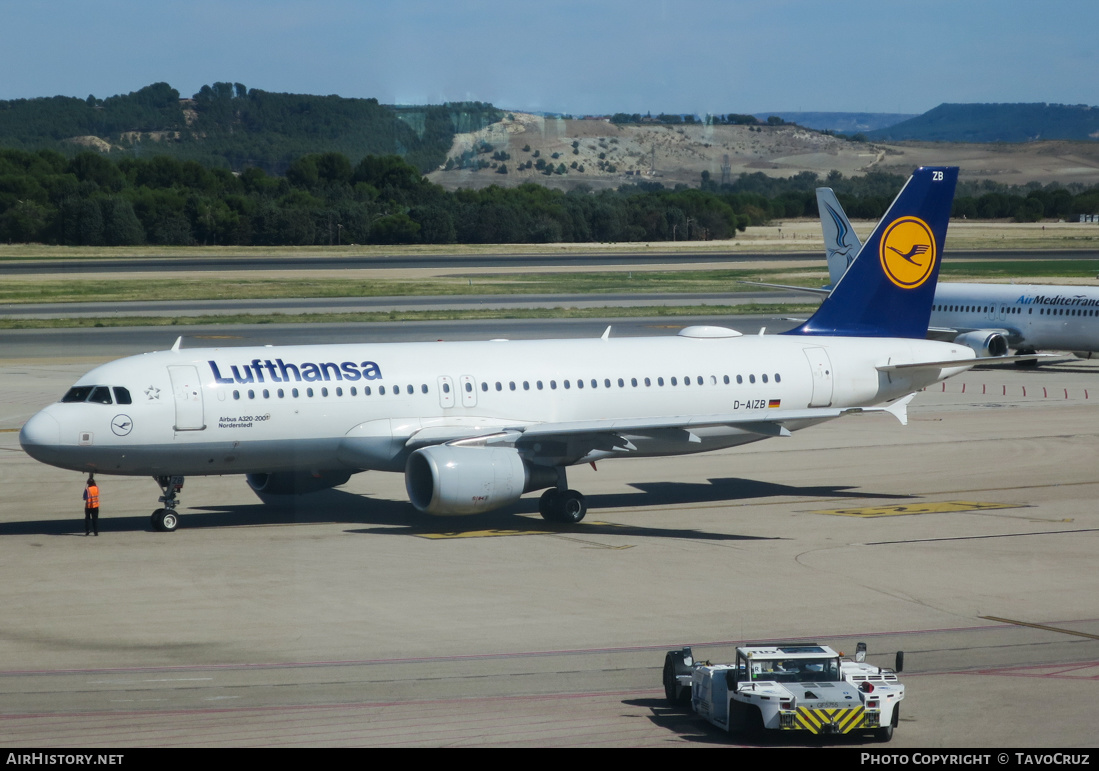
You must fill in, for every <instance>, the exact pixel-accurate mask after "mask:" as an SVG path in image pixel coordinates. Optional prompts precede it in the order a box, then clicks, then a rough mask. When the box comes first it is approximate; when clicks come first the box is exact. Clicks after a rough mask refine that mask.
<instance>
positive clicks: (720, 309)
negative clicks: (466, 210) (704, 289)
mask: <svg viewBox="0 0 1099 771" xmlns="http://www.w3.org/2000/svg"><path fill="white" fill-rule="evenodd" d="M817 307H818V305H817V304H816V303H807V304H790V303H772V304H766V303H755V304H748V305H680V306H657V307H606V308H521V309H515V308H501V309H491V308H486V309H476V310H469V311H392V312H378V313H301V314H283V313H270V314H234V315H229V314H226V315H210V316H177V317H167V316H120V317H103V318H61V319H0V329H89V328H99V327H103V328H106V327H190V326H224V325H231V324H369V323H376V322H391V321H460V320H480V319H601V318H644V317H648V316H655V317H673V316H685V317H689V316H756V315H769V314H781V315H789V314H797V315H804V314H808V313H812V312H813V311H814V310H816V309H817Z"/></svg>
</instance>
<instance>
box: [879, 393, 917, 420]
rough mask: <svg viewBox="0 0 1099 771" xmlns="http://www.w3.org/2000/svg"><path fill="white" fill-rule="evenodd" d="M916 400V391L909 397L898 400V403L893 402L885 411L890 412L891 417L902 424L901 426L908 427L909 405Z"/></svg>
mask: <svg viewBox="0 0 1099 771" xmlns="http://www.w3.org/2000/svg"><path fill="white" fill-rule="evenodd" d="M915 398H916V393H915V391H913V392H912V393H910V394H909V395H908V396H906V397H904V398H903V399H898V400H897V401H895V402H893V403H892V404H890V405H889V406H888V407H884V408H883V409H884V410H885V411H886V412H888V413H889V414H890V415H892V416H893V417H895V418H896V419H897V420H898V421H899V422H900V424H901V425H902V426H907V425H908V404H909V402H911V401H912V400H913V399H915Z"/></svg>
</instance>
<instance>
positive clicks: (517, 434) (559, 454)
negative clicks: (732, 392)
mask: <svg viewBox="0 0 1099 771" xmlns="http://www.w3.org/2000/svg"><path fill="white" fill-rule="evenodd" d="M914 397H915V394H914V393H913V394H909V395H908V396H906V397H905V398H903V399H898V400H897V401H895V402H893V403H892V404H890V405H886V406H883V407H808V408H805V409H797V410H784V409H781V408H779V407H772V408H768V409H766V410H765V411H763V412H761V413H759V414H752V415H748V414H745V413H743V412H741V413H725V414H716V415H696V416H679V417H674V416H673V417H667V418H658V419H654V418H652V417H645V418H627V419H615V420H578V421H567V422H561V423H533V424H529V425H517V426H515V427H513V428H509V429H505V430H502V431H497V432H493V433H489V434H483V435H480V436H469V437H465V438H461V439H455V440H452V441H450V442H448V444H452V445H457V446H462V447H514V448H516V449H517V450H519V451H520V452H521V453H523V455H524V456H526V457H527V458H528V459H529V460H531V461H533V462H536V463H547V464H548V463H554V464H568V463H575V462H577V461H579V460H581V459H583V458H586V457H588V456H590V455H591V454H592V453H597V452H602V453H623V454H628V453H630V452H633V451H636V450H637V446H636V445H635V444H634V440H637V439H652V440H658V441H663V442H684V443H700V442H701V441H702V440H701V438H700V437H699V436H698V435H697V434H696V433H695V432H696V431H698V430H700V429H708V428H725V429H734V430H739V431H741V432H743V433H746V434H758V435H759V437H760V438H763V437H770V436H790V430H789V429H788V428H787V427H786V425H785V424H786V423H788V422H799V421H807V420H810V421H817V420H831V419H833V418H838V417H840V416H842V415H848V414H853V413H863V412H886V413H889V414H890V415H893V417H895V418H896V419H897V420H898V421H900V422H901V423H902V424H907V422H908V403H909V402H910V401H911V400H912V399H913V398H914ZM417 439H421V441H422V438H420V437H415V436H414V437H412V439H410V440H409V441H410V443H411V442H415V441H416V440H417Z"/></svg>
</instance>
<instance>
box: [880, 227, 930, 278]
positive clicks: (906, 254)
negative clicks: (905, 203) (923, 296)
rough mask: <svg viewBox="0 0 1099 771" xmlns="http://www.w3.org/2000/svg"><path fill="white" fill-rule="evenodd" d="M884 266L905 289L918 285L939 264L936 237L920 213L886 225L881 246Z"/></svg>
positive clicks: (891, 276)
mask: <svg viewBox="0 0 1099 771" xmlns="http://www.w3.org/2000/svg"><path fill="white" fill-rule="evenodd" d="M878 253H879V255H880V256H881V266H882V270H884V271H885V275H887V276H888V277H889V280H890V281H892V282H893V283H894V284H896V285H897V286H899V287H900V288H901V289H915V288H916V287H918V286H920V285H922V284H923V282H925V281H927V278H928V276H930V275H931V272H932V270H933V269H934V267H935V259H936V257H938V255H937V254H936V253H935V237H934V236H933V235H932V234H931V228H929V227H928V226H927V223H926V222H924V221H923V220H921V219H920V218H919V217H901V218H900V219H897V220H894V221H893V222H892V223H890V224H889V226H888V227H887V228H886V229H885V232H884V233H883V234H882V237H881V246H880V247H878Z"/></svg>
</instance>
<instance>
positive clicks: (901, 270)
mask: <svg viewBox="0 0 1099 771" xmlns="http://www.w3.org/2000/svg"><path fill="white" fill-rule="evenodd" d="M957 182H958V169H957V167H953V166H949V167H947V166H925V167H922V168H919V169H916V171H915V172H913V174H912V176H911V177H909V179H908V182H907V183H906V184H905V186H904V187H903V188H902V189H901V192H900V193H898V194H897V197H896V199H894V201H893V204H892V205H891V206H890V207H889V210H888V211H887V212H886V213H885V216H884V217H882V219H881V221H880V222H879V223H878V226H877V227H876V228H874V232H873V233H871V234H870V238H868V239H867V241H866V243H865V244H863V246H862V249H860V250H859V253H858V256H857V257H855V260H854V261H853V262H852V263H851V266H850V267H849V268H848V269H847V272H846V273H844V274H843V277H842V278H841V279H840V280H839V282H838V283H837V284H836V285H835V288H833V289H832V293H831V294H830V295H829V296H828V297H827V298H825V300H824V302H823V303H821V306H820V308H819V309H817V312H816V313H814V314H813V316H812V317H811V318H810V319H809V320H808V321H806V322H805V323H804V324H802V325H801V326H800V327H797V328H796V329H792V330H790V331H789V332H787V333H786V334H790V335H831V336H846V337H911V338H923V337H926V336H927V325H928V322H929V321H930V319H931V303H932V301H933V300H934V298H935V284H936V282H937V280H938V276H939V260H940V258H941V257H942V253H943V244H944V242H945V240H946V226H947V224H948V222H949V221H950V208H951V206H952V205H953V203H954V188H955V186H956V185H957Z"/></svg>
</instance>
